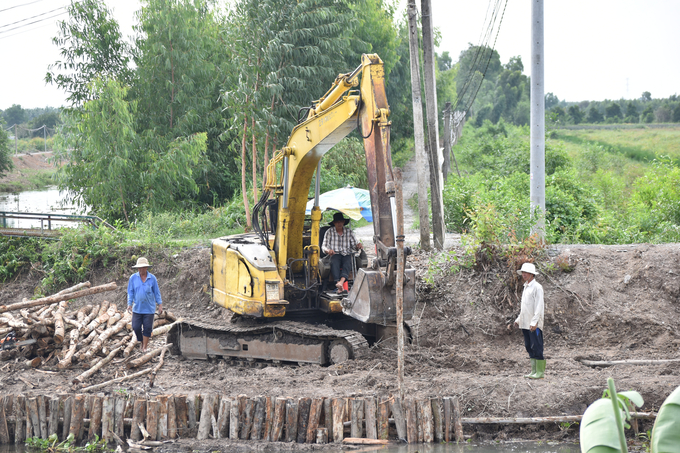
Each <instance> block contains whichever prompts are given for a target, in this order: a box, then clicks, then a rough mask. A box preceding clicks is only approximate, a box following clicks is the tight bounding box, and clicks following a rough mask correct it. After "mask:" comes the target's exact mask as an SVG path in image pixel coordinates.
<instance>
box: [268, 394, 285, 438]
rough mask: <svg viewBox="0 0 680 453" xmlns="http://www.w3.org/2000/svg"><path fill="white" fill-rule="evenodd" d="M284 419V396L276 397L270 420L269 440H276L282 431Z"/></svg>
mask: <svg viewBox="0 0 680 453" xmlns="http://www.w3.org/2000/svg"><path fill="white" fill-rule="evenodd" d="M285 419H286V398H276V402H275V403H274V418H273V420H272V431H271V437H270V439H269V440H270V441H271V442H278V441H279V440H280V439H281V434H282V433H283V425H284V423H285Z"/></svg>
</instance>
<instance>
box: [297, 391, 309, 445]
mask: <svg viewBox="0 0 680 453" xmlns="http://www.w3.org/2000/svg"><path fill="white" fill-rule="evenodd" d="M311 406H312V399H311V398H300V400H299V401H298V426H297V442H298V443H299V444H303V443H305V442H306V441H307V424H308V423H309V411H310V409H311Z"/></svg>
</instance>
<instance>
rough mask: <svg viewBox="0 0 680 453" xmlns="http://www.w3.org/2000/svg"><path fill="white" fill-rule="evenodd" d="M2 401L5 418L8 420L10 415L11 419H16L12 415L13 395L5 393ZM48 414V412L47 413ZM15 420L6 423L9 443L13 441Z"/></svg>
mask: <svg viewBox="0 0 680 453" xmlns="http://www.w3.org/2000/svg"><path fill="white" fill-rule="evenodd" d="M2 403H3V405H4V406H5V419H6V420H9V417H12V420H16V416H15V415H14V395H13V394H9V395H5V396H4V397H3V398H2ZM48 415H49V414H48ZM15 424H16V422H14V423H9V422H8V423H7V434H8V435H9V442H10V443H11V442H12V441H14V438H15V434H14V426H15Z"/></svg>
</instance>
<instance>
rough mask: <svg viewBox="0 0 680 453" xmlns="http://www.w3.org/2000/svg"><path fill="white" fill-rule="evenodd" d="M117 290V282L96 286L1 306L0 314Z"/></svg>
mask: <svg viewBox="0 0 680 453" xmlns="http://www.w3.org/2000/svg"><path fill="white" fill-rule="evenodd" d="M115 289H117V286H116V282H111V283H107V284H106V285H100V286H95V287H94V288H88V289H83V290H80V291H76V292H73V293H69V294H61V295H56V294H55V295H53V296H49V297H42V298H40V299H36V300H29V301H25V302H17V303H15V304H10V305H0V313H5V312H8V311H14V310H21V309H22V308H29V307H37V306H39V305H49V304H55V303H58V302H62V301H65V300H71V299H77V298H79V297H84V296H91V295H93V294H98V293H103V292H105V291H114V290H115Z"/></svg>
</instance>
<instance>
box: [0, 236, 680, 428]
mask: <svg viewBox="0 0 680 453" xmlns="http://www.w3.org/2000/svg"><path fill="white" fill-rule="evenodd" d="M677 249H678V246H677V245H675V244H666V245H656V246H655V245H627V246H570V247H564V246H563V247H559V248H555V249H552V250H551V251H550V252H551V253H550V255H553V256H552V258H548V260H549V261H550V262H552V261H554V260H555V258H556V257H557V255H560V256H561V257H562V258H560V259H568V261H569V263H570V264H571V266H573V271H571V272H569V273H564V272H561V271H559V270H556V271H555V272H553V273H552V274H548V275H539V277H538V281H539V282H540V283H541V284H542V285H543V286H544V289H545V298H546V315H545V329H544V330H545V355H546V358H547V369H546V378H545V379H544V380H539V381H533V380H528V379H525V378H523V377H522V375H523V374H525V373H526V372H527V371H528V370H529V367H530V364H529V360H528V356H527V354H526V352H525V351H524V346H523V342H522V336H521V333H520V332H518V331H517V330H514V329H513V330H509V329H508V328H507V326H508V325H509V324H511V323H512V321H513V320H514V318H515V317H516V316H517V313H518V310H519V308H518V305H519V304H518V300H517V299H516V298H515V296H514V295H512V293H509V292H508V291H507V290H506V287H507V286H506V285H507V281H506V279H505V276H506V275H507V273H506V272H505V270H504V269H501V268H493V269H488V270H487V271H482V272H478V271H474V270H463V271H462V272H459V273H450V271H449V270H447V269H446V268H447V266H444V268H445V270H443V271H442V272H440V274H439V275H436V276H435V278H434V279H433V280H434V281H435V282H436V283H435V284H434V285H427V284H425V283H423V282H422V281H420V282H419V284H418V291H419V294H418V304H417V307H416V313H417V314H418V317H419V318H418V322H417V338H416V339H415V341H414V343H413V344H412V345H409V346H408V347H407V352H406V382H405V385H406V390H407V393H408V394H409V395H412V396H425V395H430V396H434V395H439V396H457V397H458V398H459V399H460V401H461V404H462V408H463V409H462V410H463V412H464V416H467V417H477V416H497V417H500V416H502V417H529V416H549V415H560V414H569V415H574V414H581V413H583V411H584V410H585V409H586V407H587V406H588V404H590V403H591V402H593V401H594V400H595V399H597V398H599V397H600V396H601V395H602V391H603V389H604V387H605V386H606V379H607V377H609V376H612V377H613V378H614V379H615V380H616V384H617V388H618V389H620V390H627V389H635V390H638V391H639V392H640V393H641V394H642V395H643V397H644V399H645V405H644V408H643V409H644V410H652V409H658V407H659V405H660V404H661V403H662V402H663V400H664V399H665V398H666V396H668V394H669V393H670V392H671V391H672V390H673V389H674V388H675V387H676V386H677V385H678V384H680V379H679V376H680V364H678V363H671V364H661V365H647V366H635V365H628V366H625V365H617V366H613V367H606V368H604V367H596V368H593V367H589V366H585V365H583V364H582V363H580V362H579V361H578V359H579V358H588V359H595V360H624V359H672V358H678V347H679V346H680V334H679V333H678V322H679V320H680V315H679V310H680V299H679V298H680V278H679V276H680V264H679V263H678V261H677V259H676V253H677ZM130 252H131V255H132V253H134V251H133V250H131V251H130ZM209 258H210V255H209V250H208V249H206V248H194V249H188V250H184V251H183V252H181V253H177V254H172V255H157V256H151V257H150V259H151V261H152V263H154V264H155V267H154V268H153V269H152V272H153V273H154V274H155V275H156V276H157V277H158V279H159V282H160V285H161V292H162V294H163V298H164V306H165V307H166V308H167V309H169V310H171V311H173V312H175V313H176V314H177V315H180V316H183V317H185V318H204V317H210V318H212V319H215V318H216V317H220V316H224V313H225V311H224V310H223V309H222V308H220V307H217V306H215V305H213V304H212V303H211V302H210V298H209V296H208V293H207V288H208V266H209ZM429 258H430V257H429V256H427V255H425V254H422V253H420V254H419V253H416V255H415V256H413V257H412V260H411V262H412V263H413V264H414V265H415V266H416V267H417V268H418V272H419V274H420V275H421V276H423V275H424V274H425V272H426V268H427V264H428V262H429ZM133 262H134V260H133V259H132V257H131V259H130V262H129V263H119V264H117V265H115V266H113V267H109V268H106V269H104V268H102V269H97V270H96V271H95V272H94V273H93V274H92V275H91V276H90V280H91V282H92V284H93V285H97V284H102V283H105V282H108V281H112V280H115V281H117V282H118V285H119V289H118V290H117V291H115V292H111V293H106V294H99V295H96V296H94V297H93V298H92V299H90V300H88V301H84V300H81V301H79V302H78V304H80V303H86V302H87V303H93V302H99V301H101V300H103V299H105V298H106V299H108V300H109V301H112V302H115V303H116V304H118V306H119V308H121V309H122V308H124V306H125V304H126V287H127V277H128V275H129V272H130V269H129V265H131V264H132V263H133ZM547 263H548V261H547V262H546V263H544V265H545V264H547ZM39 278H40V275H38V274H36V273H35V271H34V272H33V273H30V274H28V275H22V276H21V277H19V278H17V279H15V280H14V281H13V282H11V283H7V284H4V285H3V286H2V287H1V288H0V297H1V298H2V300H3V301H6V302H14V301H20V300H21V299H22V298H24V297H31V296H32V294H33V290H34V288H35V286H36V285H37V283H38V281H39ZM508 295H509V296H508ZM517 296H519V294H517ZM156 341H161V340H156ZM49 365H50V364H47V366H48V367H49ZM52 365H53V364H52ZM0 369H2V371H3V376H4V377H3V379H2V380H0V393H8V392H11V393H36V392H42V393H44V392H65V391H71V390H72V388H71V387H70V381H71V379H72V378H73V377H74V376H75V375H77V374H79V373H80V372H81V370H77V369H73V370H67V371H63V372H60V373H59V374H58V375H47V374H43V373H40V372H37V371H36V370H27V369H23V368H22V366H21V365H20V364H18V363H13V362H12V363H4V364H0ZM122 373H123V370H122V369H117V368H116V367H115V366H109V367H108V368H107V370H106V371H105V372H103V373H99V374H96V375H95V376H94V377H93V378H91V383H96V382H102V381H104V380H107V379H110V378H113V377H114V376H115V375H122ZM19 376H21V377H23V378H26V379H27V380H28V381H30V382H32V383H35V384H37V388H35V389H29V388H28V387H27V384H26V383H24V382H23V381H21V380H19V379H18V377H19ZM395 376H396V352H395V350H394V346H393V343H392V342H390V341H385V342H382V343H380V344H378V345H376V346H374V347H372V348H371V350H370V352H369V354H368V356H367V357H365V358H362V359H360V360H355V361H350V362H347V363H344V364H340V365H336V366H331V367H320V366H289V367H276V366H267V367H265V368H262V369H252V368H244V367H240V366H229V365H227V364H226V363H225V362H224V361H219V360H218V361H208V362H202V361H188V360H182V359H181V358H179V357H176V356H173V357H170V358H166V364H165V365H164V367H163V369H162V371H161V372H160V373H159V375H158V376H157V378H156V386H155V387H154V388H152V389H148V388H147V384H146V383H147V382H148V381H147V379H145V378H140V379H138V380H136V381H131V382H129V383H127V384H126V387H125V388H126V389H127V390H128V391H129V392H131V393H138V392H149V393H151V394H154V393H158V394H161V393H192V392H195V393H206V392H214V393H218V392H219V393H224V394H232V395H237V394H247V395H262V394H264V395H272V396H291V397H301V396H308V397H312V396H331V395H334V396H337V395H340V396H350V395H355V396H359V395H377V396H384V395H390V394H393V393H394V392H396V390H397V386H396V377H395ZM112 390H114V389H109V391H112ZM648 428H650V426H647V425H644V424H643V425H642V428H641V429H642V430H643V431H644V430H646V429H648ZM466 429H468V428H466ZM469 429H472V428H469ZM577 429H578V428H577V427H571V428H566V427H565V426H558V425H557V424H554V425H541V426H527V427H516V426H515V427H496V426H487V427H481V428H477V432H478V435H479V436H481V437H482V438H488V439H495V440H504V439H508V438H517V437H523V438H532V437H536V438H539V437H540V438H546V436H547V437H549V438H556V439H561V438H567V437H573V436H574V435H577Z"/></svg>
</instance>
